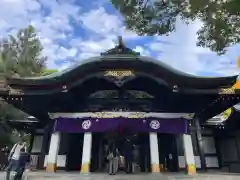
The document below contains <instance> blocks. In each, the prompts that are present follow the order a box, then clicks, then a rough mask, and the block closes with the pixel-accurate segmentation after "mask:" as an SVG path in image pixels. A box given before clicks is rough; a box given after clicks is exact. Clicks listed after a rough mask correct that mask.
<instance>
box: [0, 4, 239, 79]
mask: <svg viewBox="0 0 240 180" xmlns="http://www.w3.org/2000/svg"><path fill="white" fill-rule="evenodd" d="M76 2H77V3H79V2H80V1H75V3H76ZM81 2H82V1H81ZM106 2H107V0H99V3H97V2H96V1H94V2H93V4H94V9H89V10H86V9H83V7H80V6H77V5H76V4H74V0H68V1H64V0H58V1H55V0H41V1H37V0H1V1H0V6H1V11H0V37H3V36H6V35H7V34H9V33H16V32H17V30H18V29H20V28H24V27H26V26H27V25H29V24H32V25H34V26H35V27H36V29H37V31H38V35H39V37H40V38H41V42H42V44H43V46H44V52H43V53H44V55H46V56H48V59H49V60H48V62H47V65H48V67H50V68H58V69H64V68H66V67H67V66H69V65H71V64H72V62H73V61H71V60H74V61H77V60H81V59H84V58H88V57H91V56H97V55H99V53H101V52H103V51H105V50H107V49H109V48H112V47H113V46H114V44H115V43H116V37H117V36H118V35H122V36H123V38H124V40H125V41H126V42H130V41H131V42H135V43H134V44H135V45H133V46H132V48H133V50H135V51H137V52H140V53H141V54H142V55H145V56H154V57H156V58H158V59H159V60H161V61H163V62H165V63H167V64H169V65H171V66H173V67H174V68H177V69H180V70H182V71H184V72H188V73H191V74H198V73H199V72H202V71H206V72H211V71H218V72H219V73H220V74H226V75H229V74H235V73H236V71H238V70H236V68H234V66H235V63H234V62H233V59H236V58H237V57H236V56H238V55H239V51H240V47H239V46H234V47H232V48H229V52H228V53H227V54H226V55H225V56H222V57H217V56H216V55H215V53H212V52H210V51H209V50H208V49H204V48H200V47H196V32H197V30H198V29H199V28H200V27H201V23H200V22H195V23H192V24H190V25H184V24H183V23H182V22H181V21H179V20H178V22H177V31H176V32H173V33H171V34H170V35H169V36H161V37H159V36H155V37H152V38H146V40H144V38H143V37H138V36H137V35H136V34H135V33H133V32H131V31H129V30H127V29H126V28H125V27H124V25H123V23H122V20H121V19H120V18H119V17H118V16H117V15H116V14H109V13H107V11H106V10H105V9H104V7H100V5H103V4H104V3H106ZM88 3H89V4H90V2H88ZM82 10H84V11H82ZM10 12H11V13H10ZM81 28H84V30H85V31H84V32H82V30H81ZM81 35H82V36H81ZM140 40H141V41H140ZM136 42H139V43H136ZM131 44H132V43H131ZM62 60H65V61H64V63H59V62H60V61H62Z"/></svg>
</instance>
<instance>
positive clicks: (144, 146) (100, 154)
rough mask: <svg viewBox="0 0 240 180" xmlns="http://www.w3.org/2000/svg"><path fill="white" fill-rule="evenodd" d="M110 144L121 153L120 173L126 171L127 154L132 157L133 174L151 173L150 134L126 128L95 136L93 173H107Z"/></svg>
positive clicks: (92, 162)
mask: <svg viewBox="0 0 240 180" xmlns="http://www.w3.org/2000/svg"><path fill="white" fill-rule="evenodd" d="M110 143H114V145H115V146H116V148H117V149H118V151H119V166H118V171H119V172H125V171H126V158H125V157H126V154H128V155H129V156H131V158H130V159H131V161H132V165H133V166H132V171H133V173H140V172H151V162H150V146H149V133H134V132H131V131H129V130H127V129H126V128H119V129H115V130H114V131H109V132H105V133H94V134H93V144H92V161H91V172H107V164H108V160H107V155H108V148H109V145H110ZM129 145H130V146H129Z"/></svg>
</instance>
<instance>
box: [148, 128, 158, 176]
mask: <svg viewBox="0 0 240 180" xmlns="http://www.w3.org/2000/svg"><path fill="white" fill-rule="evenodd" d="M149 143H150V158H151V167H152V173H159V172H160V166H159V151H158V137H157V133H155V132H150V133H149Z"/></svg>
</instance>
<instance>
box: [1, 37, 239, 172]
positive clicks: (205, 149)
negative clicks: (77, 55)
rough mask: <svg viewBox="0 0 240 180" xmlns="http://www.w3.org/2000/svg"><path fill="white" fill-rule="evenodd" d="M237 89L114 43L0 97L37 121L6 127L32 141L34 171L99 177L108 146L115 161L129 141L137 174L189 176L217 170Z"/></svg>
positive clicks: (14, 82)
mask: <svg viewBox="0 0 240 180" xmlns="http://www.w3.org/2000/svg"><path fill="white" fill-rule="evenodd" d="M179 60H180V59H179ZM238 83H239V82H238V81H237V76H230V77H200V76H194V75H190V74H186V73H184V72H181V71H178V70H176V69H174V68H172V67H170V66H169V65H166V64H164V63H162V62H160V61H158V60H155V59H153V58H151V57H145V56H141V55H140V54H139V53H137V52H134V51H133V50H131V49H129V48H127V47H126V46H125V45H124V44H123V42H122V40H121V38H120V39H119V44H118V45H117V46H116V47H114V48H113V49H110V50H108V51H106V52H103V53H101V54H100V55H99V56H98V57H92V58H89V59H86V60H82V61H80V62H79V64H77V65H75V66H74V67H72V68H69V69H66V70H64V71H62V72H56V73H53V74H51V75H47V76H43V77H29V78H26V77H25V78H18V77H13V78H9V79H4V85H2V86H1V87H0V96H1V97H2V98H4V99H5V100H6V102H7V103H9V104H12V105H14V106H15V107H16V108H18V109H20V110H22V111H24V112H26V113H28V114H29V115H31V116H33V117H35V118H36V121H35V120H31V121H30V120H29V121H26V122H23V121H15V122H11V123H10V124H12V126H13V127H16V128H20V129H25V130H26V131H28V132H29V133H31V134H32V140H31V146H30V149H31V155H32V157H34V158H35V160H36V162H37V164H36V168H37V169H44V168H46V170H47V171H48V172H55V171H56V170H57V169H63V170H66V171H80V172H81V173H88V172H106V155H107V154H106V153H107V149H108V145H109V142H114V143H115V144H116V147H117V148H118V149H119V152H120V155H122V154H123V151H124V143H125V141H130V142H131V143H132V146H133V147H134V149H135V150H137V151H138V152H139V155H138V156H137V157H138V158H137V160H136V161H137V162H136V167H135V168H136V170H135V171H136V172H152V173H161V172H164V171H169V172H177V171H181V170H184V169H185V170H186V172H187V173H188V174H196V172H197V170H204V171H205V170H207V169H211V168H222V167H223V164H224V163H223V162H225V161H223V155H221V154H224V152H221V151H224V150H221V148H220V146H229V145H227V144H224V143H226V142H227V141H225V140H223V138H224V137H223V136H225V135H226V134H231V133H235V132H237V131H238V129H234V130H227V129H228V128H227V125H226V126H224V123H225V121H226V120H227V119H228V118H230V116H232V114H233V112H235V111H236V110H235V108H234V107H233V106H234V105H236V104H237V103H239V100H240V99H239V98H240V94H239V91H238V86H239V84H238ZM222 112H224V113H222ZM220 113H222V114H221V115H220V116H216V115H218V114H220ZM214 116H215V117H216V118H215V119H214V118H212V117H214ZM217 117H218V119H217ZM216 119H217V120H216ZM227 121H228V120H227ZM33 122H34V123H33ZM229 122H230V120H229ZM231 122H233V121H231ZM212 124H215V125H214V126H213V125H212ZM229 127H230V126H229ZM231 127H233V126H231ZM223 128H225V129H223ZM230 129H231V128H230ZM223 132H224V133H223ZM239 142H240V141H239ZM234 146H235V145H234ZM221 158H222V159H221ZM239 161H240V157H239ZM123 166H124V165H123Z"/></svg>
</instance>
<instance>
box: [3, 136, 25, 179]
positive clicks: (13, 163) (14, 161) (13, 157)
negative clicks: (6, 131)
mask: <svg viewBox="0 0 240 180" xmlns="http://www.w3.org/2000/svg"><path fill="white" fill-rule="evenodd" d="M22 148H24V149H25V151H26V144H25V143H24V142H23V140H22V139H21V140H19V142H17V143H16V144H15V145H14V146H13V148H12V149H11V151H10V153H9V156H8V167H7V168H6V180H9V179H10V173H11V171H16V170H17V168H18V163H19V157H20V153H21V149H22Z"/></svg>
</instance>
